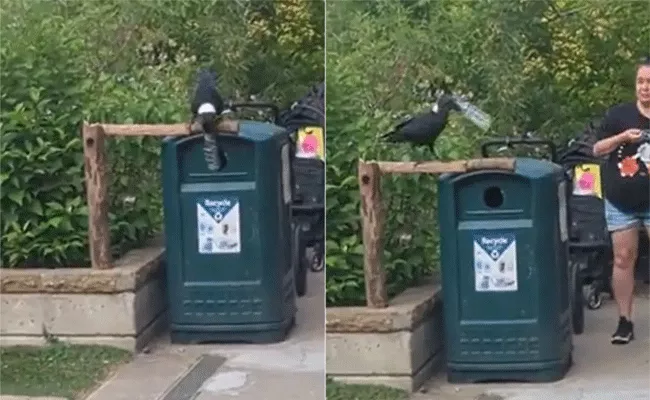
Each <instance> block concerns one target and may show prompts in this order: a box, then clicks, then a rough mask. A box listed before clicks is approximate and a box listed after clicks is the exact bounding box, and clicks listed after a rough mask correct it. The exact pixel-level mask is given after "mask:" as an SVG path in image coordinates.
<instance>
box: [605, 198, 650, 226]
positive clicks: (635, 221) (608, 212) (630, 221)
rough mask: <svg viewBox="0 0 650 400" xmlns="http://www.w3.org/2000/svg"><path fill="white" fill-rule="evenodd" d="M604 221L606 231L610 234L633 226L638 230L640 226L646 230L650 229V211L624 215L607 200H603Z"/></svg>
mask: <svg viewBox="0 0 650 400" xmlns="http://www.w3.org/2000/svg"><path fill="white" fill-rule="evenodd" d="M605 219H606V220H607V230H608V231H610V232H614V231H620V230H624V229H628V228H633V227H635V226H636V227H638V228H640V227H641V225H644V226H645V228H646V229H650V211H643V212H635V213H625V212H622V211H620V210H619V209H618V208H616V207H614V205H613V204H612V203H610V202H609V201H607V200H605Z"/></svg>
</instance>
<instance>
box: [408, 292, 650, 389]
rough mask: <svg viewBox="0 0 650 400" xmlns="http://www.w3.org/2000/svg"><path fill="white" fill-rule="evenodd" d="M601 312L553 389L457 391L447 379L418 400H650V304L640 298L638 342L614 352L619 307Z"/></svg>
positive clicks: (588, 317) (590, 315)
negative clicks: (611, 338)
mask: <svg viewBox="0 0 650 400" xmlns="http://www.w3.org/2000/svg"><path fill="white" fill-rule="evenodd" d="M605 299H606V300H605V301H604V304H603V307H602V308H601V309H599V310H594V311H590V310H585V333H584V334H582V335H579V336H574V345H575V347H574V353H573V360H574V365H573V367H572V368H571V370H570V371H569V373H568V374H567V376H566V378H565V379H563V380H561V381H559V382H555V383H550V384H480V385H479V384H477V385H451V384H449V383H447V381H446V377H445V376H444V375H439V376H436V377H434V378H433V379H432V380H431V381H430V382H428V384H427V385H425V387H426V389H425V390H427V391H426V393H418V394H415V395H414V396H413V400H434V399H435V400H547V399H548V400H650V323H649V320H650V301H649V300H648V297H647V294H644V295H643V296H642V297H637V299H636V300H635V301H636V309H635V316H634V320H635V336H636V340H635V341H633V342H632V343H630V344H628V345H626V346H613V345H611V344H610V343H609V337H610V335H611V334H612V333H613V330H614V329H615V328H616V327H615V324H616V321H617V313H616V306H615V304H614V302H613V301H612V300H609V298H607V297H605Z"/></svg>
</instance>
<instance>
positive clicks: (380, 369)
mask: <svg viewBox="0 0 650 400" xmlns="http://www.w3.org/2000/svg"><path fill="white" fill-rule="evenodd" d="M441 295H442V293H441V291H440V285H438V284H433V283H432V284H428V285H424V286H421V287H416V288H411V289H408V290H407V291H405V292H404V293H402V294H401V295H399V296H397V297H395V298H394V299H393V300H392V301H391V302H390V305H389V307H387V308H384V309H370V308H366V307H332V308H328V309H327V327H326V329H327V344H326V346H327V374H328V375H329V376H330V377H332V378H334V380H339V381H345V382H348V383H372V384H384V385H389V386H394V387H399V388H402V389H406V390H410V391H415V390H417V389H418V388H419V387H420V386H421V385H422V384H423V383H424V382H425V381H426V380H427V379H428V378H429V377H431V376H432V375H433V373H434V372H436V371H437V370H438V369H439V368H440V366H441V365H442V360H443V358H442V357H443V341H442V334H443V325H442V301H441Z"/></svg>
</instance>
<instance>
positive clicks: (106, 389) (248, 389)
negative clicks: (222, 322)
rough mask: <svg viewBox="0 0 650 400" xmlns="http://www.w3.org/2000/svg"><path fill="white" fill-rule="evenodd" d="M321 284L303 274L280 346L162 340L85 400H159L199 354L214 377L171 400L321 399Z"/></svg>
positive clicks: (317, 276) (320, 279)
mask: <svg viewBox="0 0 650 400" xmlns="http://www.w3.org/2000/svg"><path fill="white" fill-rule="evenodd" d="M324 284H325V280H324V274H323V273H310V274H309V285H308V289H307V290H308V293H307V296H305V297H303V298H299V299H298V308H299V309H298V315H297V321H296V323H297V325H296V326H295V327H294V330H293V333H292V334H291V336H290V337H289V339H288V340H287V341H285V342H283V343H278V344H273V345H264V346H262V345H192V346H179V345H171V344H170V343H169V340H168V339H167V338H162V339H161V340H159V341H158V342H156V343H155V344H154V345H152V346H151V351H150V352H149V353H148V354H139V355H137V356H136V358H135V360H134V361H133V362H131V363H129V364H128V365H125V366H124V367H123V368H121V369H120V370H119V371H118V373H117V374H116V375H115V376H114V377H113V378H112V379H110V380H109V381H108V382H107V383H105V384H104V385H103V386H102V387H101V388H99V389H98V390H97V391H96V392H95V393H93V394H92V395H91V396H90V397H89V398H88V399H87V400H159V399H161V398H163V396H165V394H166V393H167V392H168V390H169V389H170V388H171V387H173V386H175V384H176V383H177V382H178V381H179V380H180V379H182V378H183V377H184V376H185V375H186V373H187V371H188V370H189V369H190V368H192V366H194V365H196V363H197V361H199V360H200V359H201V358H202V356H204V355H212V356H215V357H213V360H216V361H215V362H217V363H218V364H219V367H218V368H217V370H216V373H214V374H212V375H211V376H203V377H200V376H197V378H196V379H199V380H201V381H203V383H202V385H201V387H200V389H199V390H198V391H196V392H195V391H192V392H191V393H189V394H188V395H187V396H186V397H180V398H178V399H173V400H190V399H192V400H227V399H237V400H262V399H264V400H293V399H295V400H323V397H324V393H325V370H324V368H325V367H324V365H325V346H324V336H325V333H324V332H325V331H324V321H325V313H324V308H325V307H324V306H325V298H324ZM219 360H221V361H219ZM197 375H199V374H197ZM205 378H207V379H205ZM203 379H205V380H203ZM199 383H200V382H198V383H197V386H198V384H199ZM190 386H191V385H190Z"/></svg>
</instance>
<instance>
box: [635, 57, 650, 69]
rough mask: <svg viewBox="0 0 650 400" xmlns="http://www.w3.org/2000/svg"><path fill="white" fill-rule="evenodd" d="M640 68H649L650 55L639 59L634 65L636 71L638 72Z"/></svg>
mask: <svg viewBox="0 0 650 400" xmlns="http://www.w3.org/2000/svg"><path fill="white" fill-rule="evenodd" d="M641 67H650V55H647V56H644V57H641V59H640V60H639V62H638V63H637V65H636V69H637V70H638V69H639V68H641Z"/></svg>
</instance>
